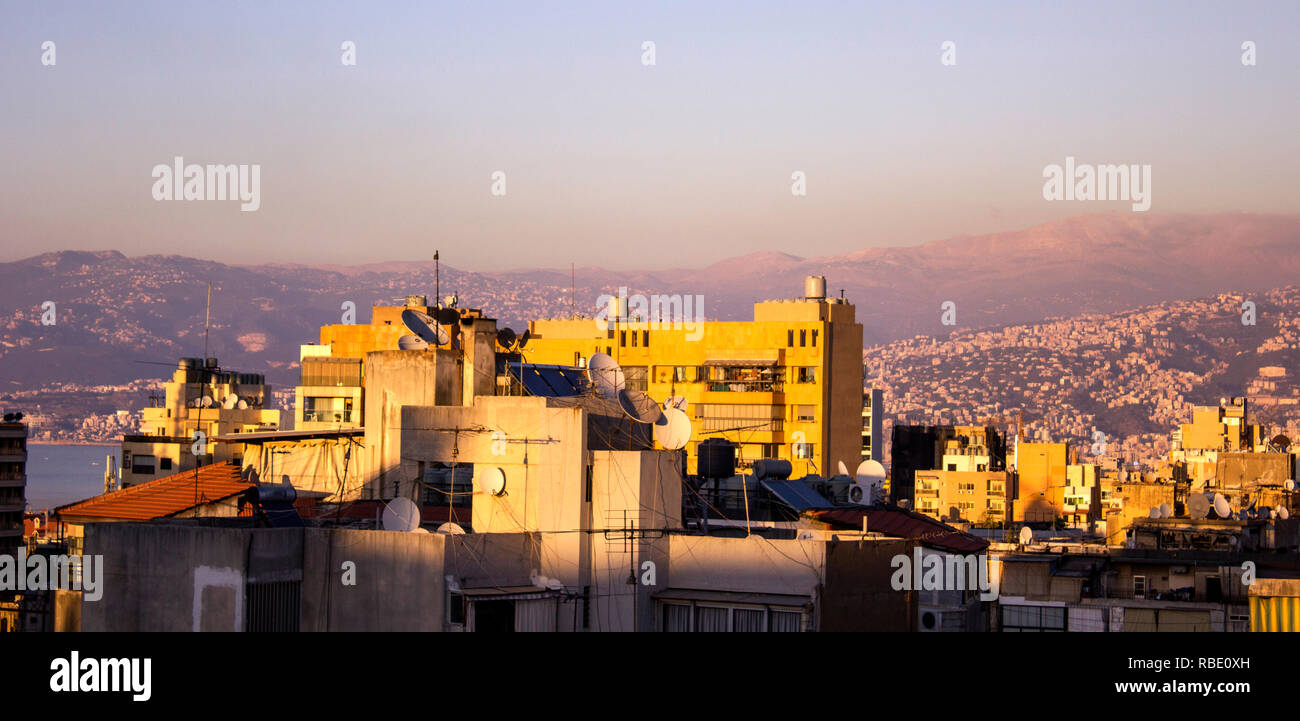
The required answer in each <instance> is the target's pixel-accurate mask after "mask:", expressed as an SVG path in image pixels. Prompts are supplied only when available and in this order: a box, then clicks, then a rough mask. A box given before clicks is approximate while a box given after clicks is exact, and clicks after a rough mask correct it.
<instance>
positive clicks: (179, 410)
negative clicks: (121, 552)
mask: <svg viewBox="0 0 1300 721" xmlns="http://www.w3.org/2000/svg"><path fill="white" fill-rule="evenodd" d="M164 388H165V391H166V392H165V397H164V398H163V403H162V405H155V406H151V407H149V408H145V409H143V410H142V411H141V421H140V433H139V434H135V435H128V436H123V437H122V487H123V488H125V487H127V486H131V485H134V484H137V483H142V482H144V481H152V480H153V479H155V478H161V477H164V476H170V475H172V474H175V473H179V472H181V471H186V470H189V469H191V468H194V467H195V466H199V465H207V464H209V463H215V462H222V461H236V462H238V461H240V460H241V459H240V458H239V456H238V455H236V454H238V452H239V451H238V447H234V446H228V445H227V444H224V443H220V442H218V441H216V440H214V439H215V438H216V436H219V435H223V434H228V433H249V432H254V431H270V430H276V429H278V428H279V427H280V411H278V410H274V409H270V408H268V407H267V405H268V404H269V402H270V397H271V387H270V386H268V385H267V384H266V382H265V380H264V378H263V377H262V376H261V375H258V374H253V373H235V372H231V371H226V370H222V369H221V368H219V367H218V366H217V359H216V358H207V359H203V358H181V359H180V361H179V362H178V363H177V367H176V371H175V372H174V373H173V374H172V380H171V381H170V382H168V383H165V384H164ZM200 431H201V432H202V433H203V434H204V436H203V437H202V438H201V439H200V438H198V437H196V436H195V433H196V432H200ZM196 451H197V455H196Z"/></svg>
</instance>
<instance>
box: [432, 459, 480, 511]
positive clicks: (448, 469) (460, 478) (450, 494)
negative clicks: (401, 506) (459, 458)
mask: <svg viewBox="0 0 1300 721" xmlns="http://www.w3.org/2000/svg"><path fill="white" fill-rule="evenodd" d="M419 467H420V478H422V479H423V481H424V482H423V484H422V487H423V489H424V502H425V503H426V504H428V505H432V506H446V505H447V504H448V502H449V501H450V503H451V505H452V507H453V508H469V507H470V505H471V500H472V499H473V495H471V494H473V492H474V465H473V464H471V463H442V462H437V461H435V462H429V463H426V462H424V461H420V462H419Z"/></svg>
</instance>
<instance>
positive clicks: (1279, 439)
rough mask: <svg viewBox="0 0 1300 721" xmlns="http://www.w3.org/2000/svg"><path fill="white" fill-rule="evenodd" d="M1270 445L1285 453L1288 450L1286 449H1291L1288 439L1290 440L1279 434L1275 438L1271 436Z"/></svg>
mask: <svg viewBox="0 0 1300 721" xmlns="http://www.w3.org/2000/svg"><path fill="white" fill-rule="evenodd" d="M1272 443H1273V445H1274V446H1276V447H1278V448H1280V449H1282V450H1284V451H1285V450H1286V449H1288V448H1290V447H1291V439H1290V438H1287V437H1286V436H1285V435H1283V434H1281V433H1279V434H1277V435H1276V436H1273V441H1272Z"/></svg>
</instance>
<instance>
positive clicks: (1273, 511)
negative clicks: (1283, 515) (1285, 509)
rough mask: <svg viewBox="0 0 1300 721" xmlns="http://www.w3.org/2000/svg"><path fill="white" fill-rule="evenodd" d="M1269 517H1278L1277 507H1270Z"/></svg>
mask: <svg viewBox="0 0 1300 721" xmlns="http://www.w3.org/2000/svg"><path fill="white" fill-rule="evenodd" d="M1268 517H1269V518H1277V509H1276V508H1270V509H1268Z"/></svg>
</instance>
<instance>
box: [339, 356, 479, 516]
mask: <svg viewBox="0 0 1300 721" xmlns="http://www.w3.org/2000/svg"><path fill="white" fill-rule="evenodd" d="M461 362H462V360H461V353H460V351H457V350H447V349H437V350H423V351H411V350H392V351H374V352H371V353H367V354H366V365H365V376H364V377H365V384H366V402H365V406H366V407H365V428H366V436H365V442H366V453H365V462H366V465H365V472H364V477H363V479H362V482H363V483H364V484H365V486H366V492H365V495H366V497H368V498H392V497H393V495H394V494H395V493H396V492H397V490H398V489H399V487H400V488H401V491H402V495H404V496H407V497H410V498H414V497H415V496H414V486H413V484H411V483H409V482H408V483H406V484H401V485H399V483H398V482H399V481H400V480H402V476H401V475H400V474H399V473H398V470H399V466H400V464H401V449H402V431H403V429H404V427H403V425H402V407H403V406H436V405H457V404H459V403H460V400H461V365H460V364H461ZM406 479H407V480H408V481H409V479H410V476H406Z"/></svg>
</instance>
